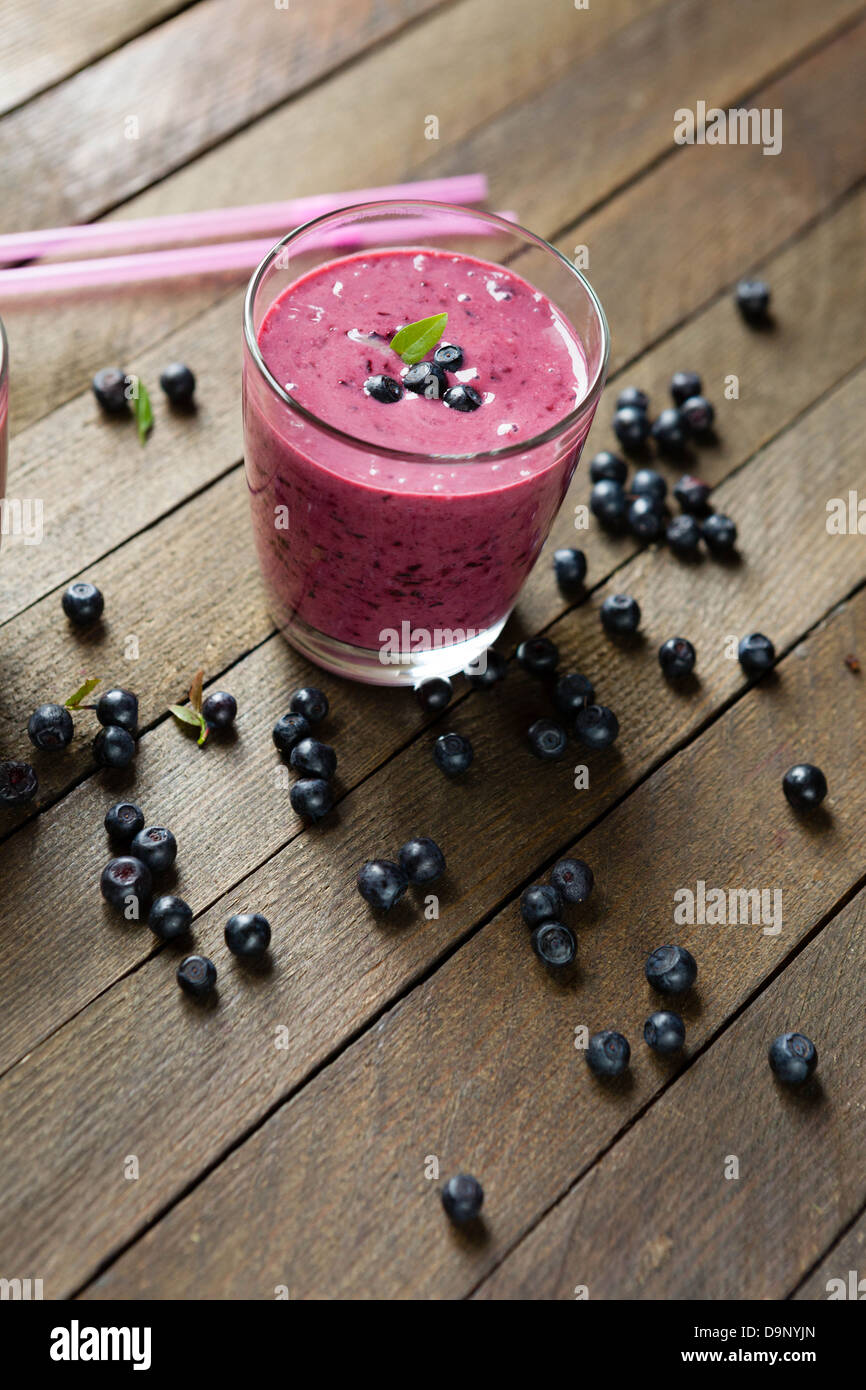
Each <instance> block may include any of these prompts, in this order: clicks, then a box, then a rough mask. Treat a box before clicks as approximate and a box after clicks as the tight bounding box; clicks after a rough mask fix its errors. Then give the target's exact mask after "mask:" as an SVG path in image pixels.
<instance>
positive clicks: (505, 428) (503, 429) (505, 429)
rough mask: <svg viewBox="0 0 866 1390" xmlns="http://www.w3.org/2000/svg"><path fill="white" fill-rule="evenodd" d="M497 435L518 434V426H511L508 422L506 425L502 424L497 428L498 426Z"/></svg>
mask: <svg viewBox="0 0 866 1390" xmlns="http://www.w3.org/2000/svg"><path fill="white" fill-rule="evenodd" d="M496 433H497V434H516V433H517V426H516V425H515V424H509V423H508V422H507V421H506V422H505V423H504V424H502V425H497V426H496Z"/></svg>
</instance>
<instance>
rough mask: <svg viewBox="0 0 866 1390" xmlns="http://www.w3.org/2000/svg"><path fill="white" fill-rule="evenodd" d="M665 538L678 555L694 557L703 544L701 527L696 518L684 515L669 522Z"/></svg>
mask: <svg viewBox="0 0 866 1390" xmlns="http://www.w3.org/2000/svg"><path fill="white" fill-rule="evenodd" d="M665 538H666V540H667V543H668V545H669V546H670V548H671V550H673V551H674V552H675V553H676V554H677V555H694V553H695V551H696V550H697V548H698V546H699V545H700V543H701V527H700V523H699V522H698V520H697V518H696V517H693V516H689V515H688V514H687V513H685V512H684V513H683V514H682V516H675V517H674V519H673V521H671V522H669V524H668V528H667V530H666V531H665Z"/></svg>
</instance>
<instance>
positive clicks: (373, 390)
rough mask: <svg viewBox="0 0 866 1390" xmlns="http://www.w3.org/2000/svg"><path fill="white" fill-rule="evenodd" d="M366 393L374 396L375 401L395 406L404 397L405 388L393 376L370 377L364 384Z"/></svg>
mask: <svg viewBox="0 0 866 1390" xmlns="http://www.w3.org/2000/svg"><path fill="white" fill-rule="evenodd" d="M364 392H365V394H366V395H368V396H372V397H373V400H374V401H382V402H383V403H384V404H385V405H393V404H394V402H395V401H399V399H400V397H401V396H402V395H403V387H402V386H401V385H400V383H399V381H397V380H396V378H395V377H393V376H382V375H381V374H380V375H377V376H368V377H367V380H366V381H365V382H364Z"/></svg>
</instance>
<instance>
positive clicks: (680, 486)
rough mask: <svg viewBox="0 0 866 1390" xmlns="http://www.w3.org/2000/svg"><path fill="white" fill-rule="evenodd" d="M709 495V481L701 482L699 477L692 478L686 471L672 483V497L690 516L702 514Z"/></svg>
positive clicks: (705, 508)
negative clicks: (677, 480)
mask: <svg viewBox="0 0 866 1390" xmlns="http://www.w3.org/2000/svg"><path fill="white" fill-rule="evenodd" d="M709 496H710V485H709V483H705V482H702V481H701V479H700V478H693V477H692V475H691V473H686V474H685V475H684V477H682V478H680V480H679V482H678V483H676V484H675V485H674V497H675V498H676V499H677V501H678V502H679V504H680V506H681V507H682V509H683V511H684V512H688V513H689V515H690V516H703V515H704V513H705V512H706V510H707V502H708V500H709Z"/></svg>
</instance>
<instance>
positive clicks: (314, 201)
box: [0, 174, 487, 265]
mask: <svg viewBox="0 0 866 1390" xmlns="http://www.w3.org/2000/svg"><path fill="white" fill-rule="evenodd" d="M486 197H487V179H486V177H485V176H484V174H459V175H457V176H456V177H454V178H446V179H426V180H423V179H422V180H421V181H420V182H418V183H398V184H394V185H393V186H392V187H390V188H356V189H355V190H354V191H353V192H351V193H319V194H314V195H311V196H309V197H305V198H293V199H291V200H290V201H289V202H283V203H258V204H254V205H252V206H250V207H238V208H213V209H211V210H209V211H207V212H181V213H172V214H170V215H169V216H166V217H139V218H133V219H129V220H127V221H125V222H91V223H87V224H86V225H85V226H78V227H48V228H45V229H44V230H42V231H36V232H9V233H7V234H6V235H3V236H0V264H2V265H10V264H13V263H14V262H15V261H25V260H31V259H32V258H33V257H34V256H54V255H76V254H77V253H79V252H89V251H92V250H102V251H108V250H111V249H113V248H117V247H119V246H165V245H168V244H170V243H171V242H174V241H207V240H213V239H214V238H216V237H235V238H237V237H249V236H254V235H255V234H256V233H259V232H261V233H264V232H272V233H275V234H278V235H282V234H283V233H285V232H286V231H287V230H288V229H289V228H291V227H299V226H300V225H301V223H303V222H308V221H310V219H311V218H313V217H321V216H322V214H323V213H326V212H337V211H339V209H340V208H345V207H350V206H351V205H352V204H353V203H378V202H383V201H385V200H389V201H393V200H399V199H400V198H422V199H427V200H429V201H431V202H436V203H459V204H464V203H480V202H483V201H484V199H485V198H486Z"/></svg>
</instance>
